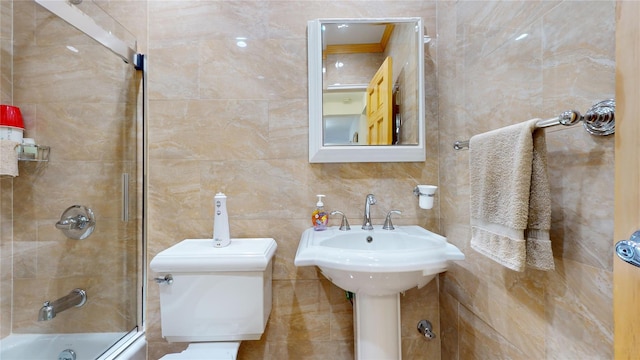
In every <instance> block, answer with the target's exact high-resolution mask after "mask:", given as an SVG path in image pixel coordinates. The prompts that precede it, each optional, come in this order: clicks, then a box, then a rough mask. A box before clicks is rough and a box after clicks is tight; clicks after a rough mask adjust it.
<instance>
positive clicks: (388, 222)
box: [382, 210, 402, 230]
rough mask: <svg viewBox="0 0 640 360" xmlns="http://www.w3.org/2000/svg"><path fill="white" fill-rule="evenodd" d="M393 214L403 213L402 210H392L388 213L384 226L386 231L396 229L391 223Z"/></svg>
mask: <svg viewBox="0 0 640 360" xmlns="http://www.w3.org/2000/svg"><path fill="white" fill-rule="evenodd" d="M391 214H398V215H400V214H402V211H400V210H391V211H389V212H388V213H387V218H386V219H385V220H384V225H383V226H382V229H384V230H393V229H395V228H394V227H393V223H392V222H391Z"/></svg>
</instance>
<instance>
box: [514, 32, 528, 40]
mask: <svg viewBox="0 0 640 360" xmlns="http://www.w3.org/2000/svg"><path fill="white" fill-rule="evenodd" d="M527 36H529V34H527V33H525V34H522V35H520V36H518V37H517V38H516V41H518V40H522V39H524V38H526V37H527Z"/></svg>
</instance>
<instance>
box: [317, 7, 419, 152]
mask: <svg viewBox="0 0 640 360" xmlns="http://www.w3.org/2000/svg"><path fill="white" fill-rule="evenodd" d="M307 34H308V47H309V48H308V65H309V162H311V163H336V162H411V161H414V162H417V161H424V160H425V156H426V154H425V128H424V123H425V121H424V114H425V110H424V103H425V101H424V35H423V25H422V19H421V18H381V19H316V20H311V21H309V22H308V33H307Z"/></svg>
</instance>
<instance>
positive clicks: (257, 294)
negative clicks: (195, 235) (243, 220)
mask: <svg viewBox="0 0 640 360" xmlns="http://www.w3.org/2000/svg"><path fill="white" fill-rule="evenodd" d="M276 248H277V244H276V242H275V240H274V239H271V238H243V239H232V240H231V244H230V245H229V246H226V247H222V248H217V247H214V246H213V240H212V239H186V240H183V241H181V242H179V243H178V244H176V245H173V246H172V247H170V248H168V249H166V250H163V251H161V252H160V253H159V254H158V255H156V256H155V257H154V258H153V259H152V260H151V263H150V267H151V270H152V271H154V272H155V273H157V274H158V276H157V277H156V281H157V282H158V283H159V286H160V316H161V326H162V336H163V337H164V338H165V339H166V340H167V341H169V342H188V343H190V344H189V346H188V347H187V349H186V350H184V351H183V352H181V353H176V354H167V355H165V356H163V357H162V358H161V360H178V359H179V360H184V359H191V360H196V359H197V360H214V359H225V360H230V359H233V360H235V359H236V358H237V354H238V349H239V347H240V341H242V340H259V339H260V337H261V336H262V333H263V332H264V329H265V327H266V325H267V321H268V319H269V314H270V313H271V301H272V299H271V294H272V290H271V282H272V269H273V255H274V254H275V252H276Z"/></svg>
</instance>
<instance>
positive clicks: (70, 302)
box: [38, 289, 87, 321]
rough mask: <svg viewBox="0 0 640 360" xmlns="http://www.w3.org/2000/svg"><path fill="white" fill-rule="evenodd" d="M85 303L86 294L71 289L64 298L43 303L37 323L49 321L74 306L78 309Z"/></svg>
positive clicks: (80, 290)
mask: <svg viewBox="0 0 640 360" xmlns="http://www.w3.org/2000/svg"><path fill="white" fill-rule="evenodd" d="M86 302H87V293H86V292H85V291H84V290H82V289H73V290H72V291H71V292H70V293H69V294H67V295H66V296H63V297H61V298H60V299H58V300H56V301H54V302H53V303H52V302H49V301H45V302H44V304H43V305H42V307H41V308H40V311H39V312H38V321H47V320H51V319H53V318H54V317H56V315H57V314H58V313H60V312H63V311H65V310H67V309H68V308H70V307H72V306H75V307H80V306H82V305H84V304H85V303H86Z"/></svg>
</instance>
